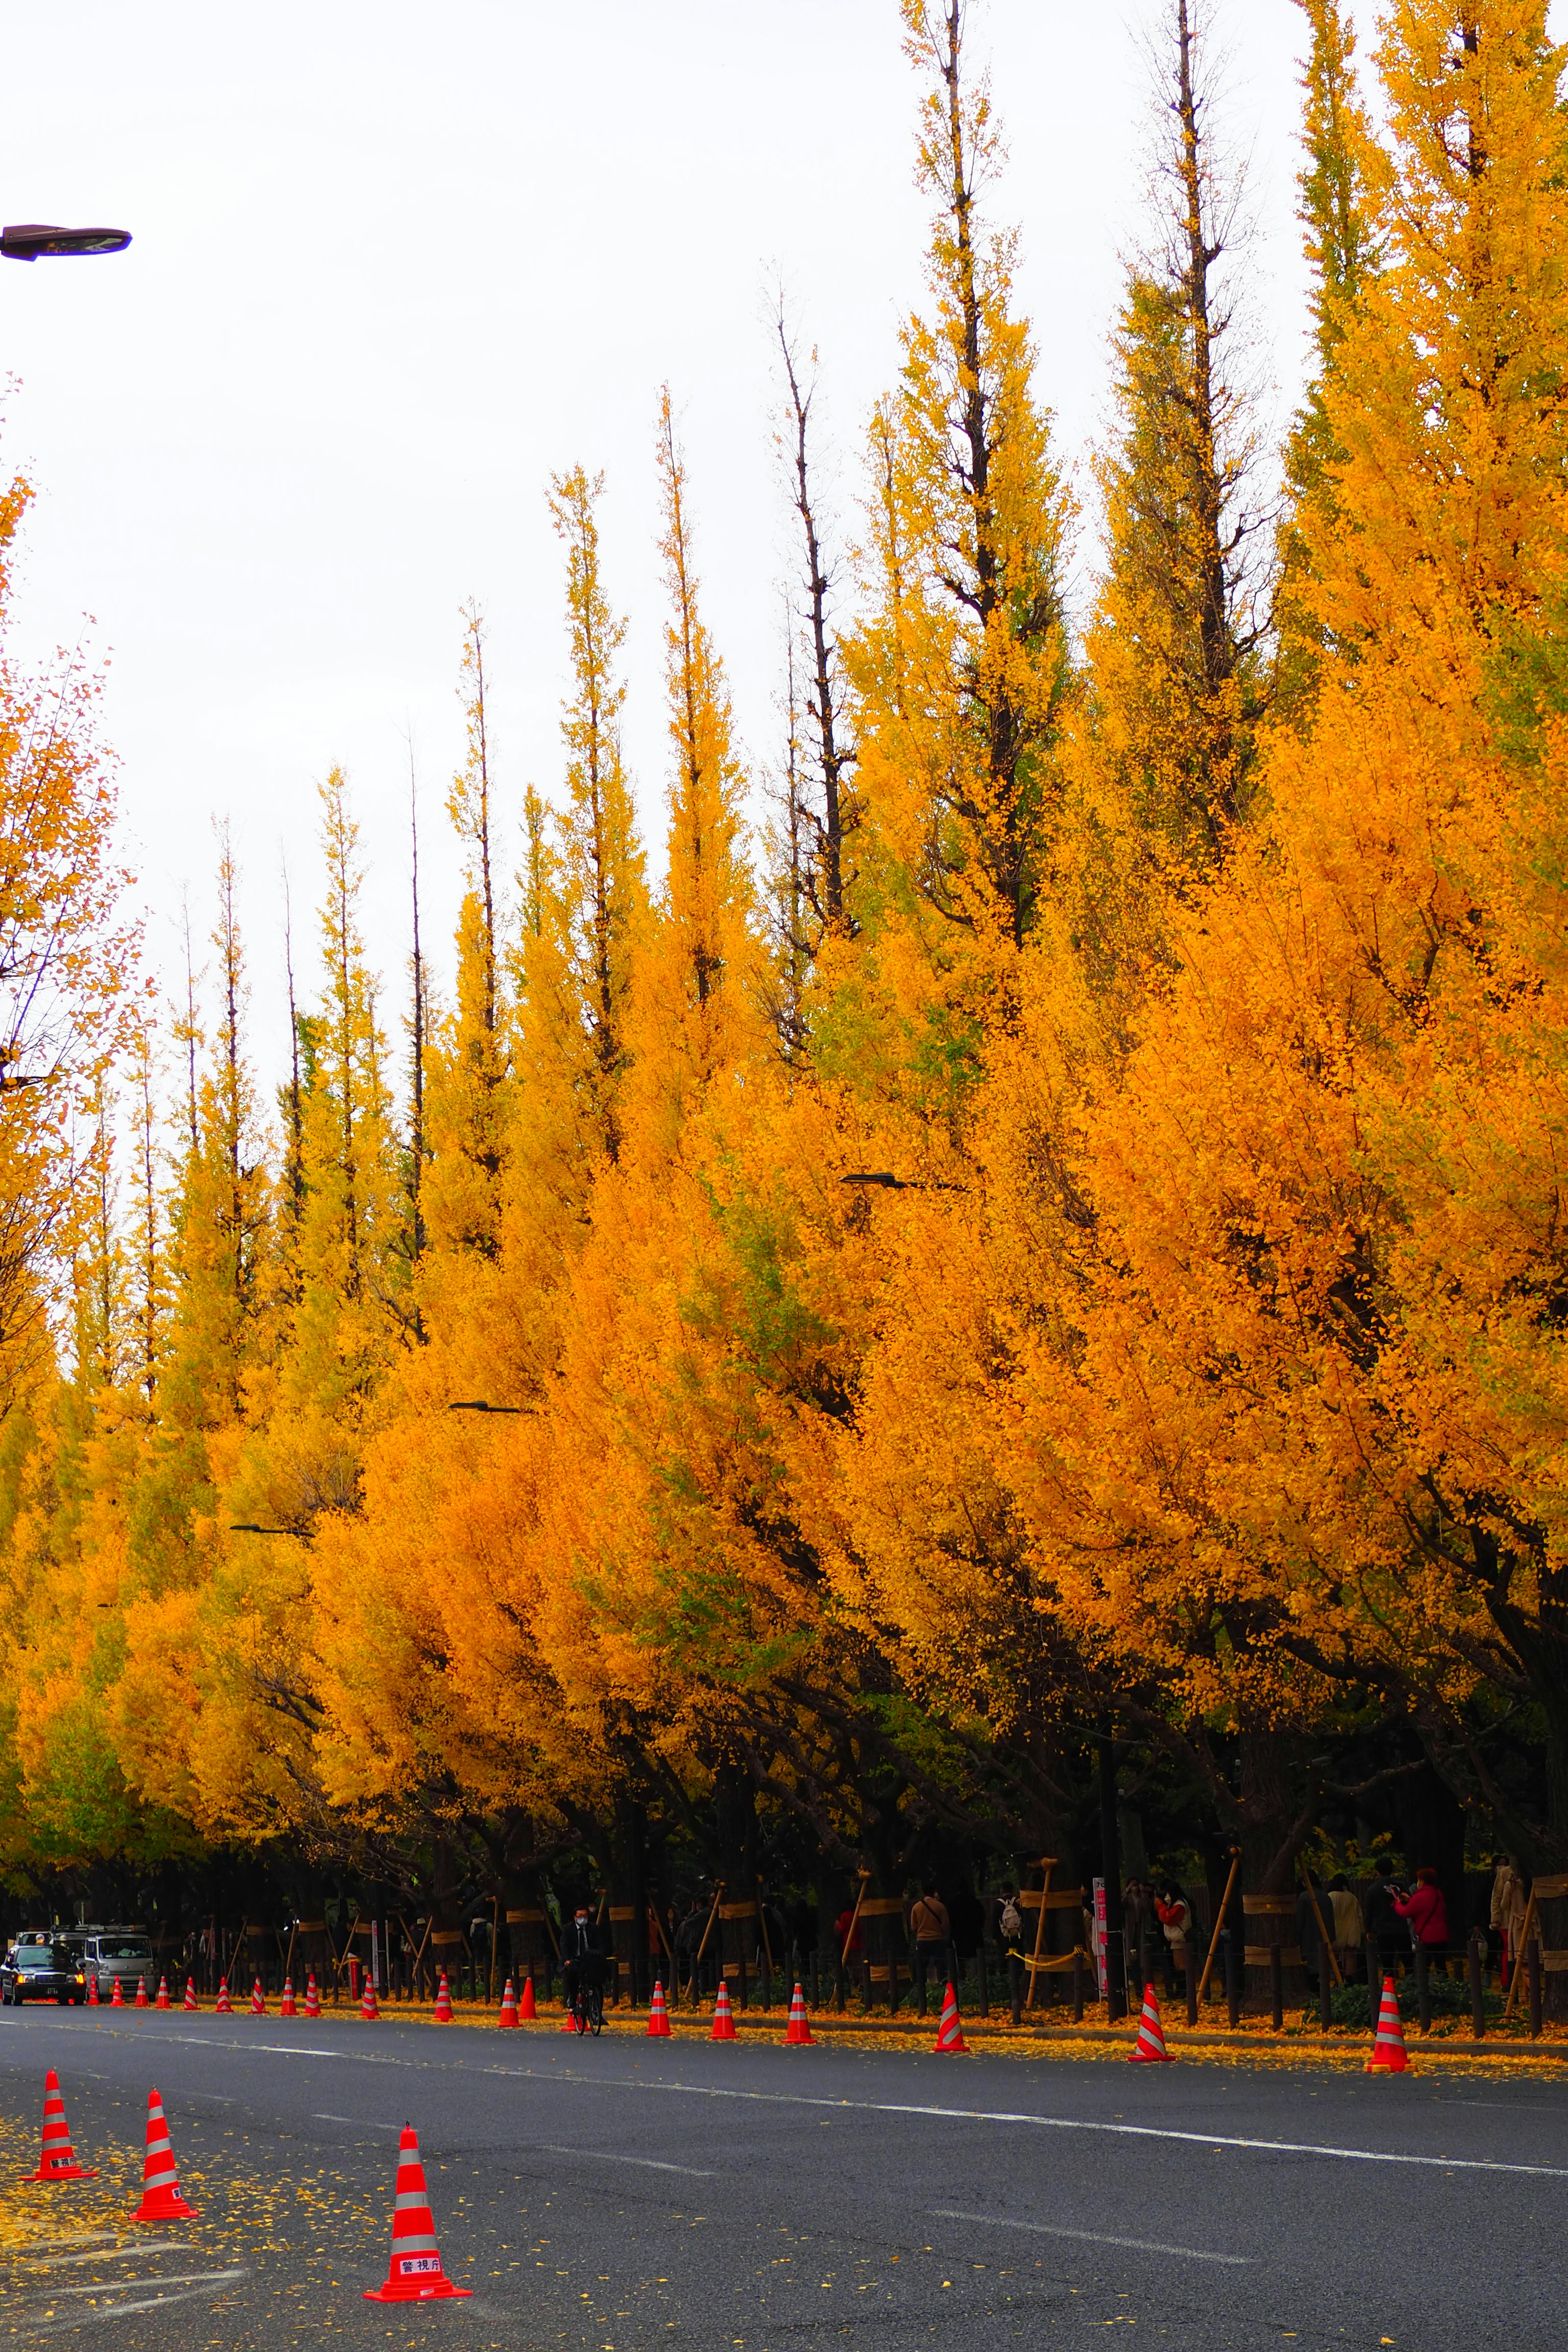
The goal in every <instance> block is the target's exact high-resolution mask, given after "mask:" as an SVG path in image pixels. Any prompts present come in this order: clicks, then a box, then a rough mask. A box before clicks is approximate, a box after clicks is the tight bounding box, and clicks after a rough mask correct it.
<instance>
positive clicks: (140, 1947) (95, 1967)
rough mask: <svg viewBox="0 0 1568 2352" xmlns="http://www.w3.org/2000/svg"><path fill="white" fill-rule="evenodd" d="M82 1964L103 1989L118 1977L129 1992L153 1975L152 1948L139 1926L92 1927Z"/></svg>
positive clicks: (88, 1933)
mask: <svg viewBox="0 0 1568 2352" xmlns="http://www.w3.org/2000/svg"><path fill="white" fill-rule="evenodd" d="M82 1965H83V1967H84V1969H86V1972H87V1974H88V1975H89V1976H96V1977H97V1979H98V1981H99V1987H100V1990H102V1989H103V1988H104V1987H106V1986H109V1987H111V1986H112V1985H113V1982H114V1979H115V1978H116V1977H118V1978H119V1979H120V1980H121V1983H122V1984H123V1985H125V1986H126V1988H127V1989H128V1990H133V1989H134V1987H135V1985H136V1983H137V1981H138V1979H141V1978H142V1977H150V1976H151V1975H152V1974H153V1967H154V1962H153V1947H152V1945H151V1943H150V1942H149V1941H148V1938H147V1936H146V1934H145V1932H144V1931H143V1930H142V1928H140V1927H89V1929H88V1931H87V1934H86V1937H85V1939H84V1942H83V1947H82Z"/></svg>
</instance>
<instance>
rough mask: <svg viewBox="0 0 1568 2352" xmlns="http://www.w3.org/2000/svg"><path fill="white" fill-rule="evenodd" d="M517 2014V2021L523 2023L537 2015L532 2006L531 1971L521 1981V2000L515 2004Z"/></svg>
mask: <svg viewBox="0 0 1568 2352" xmlns="http://www.w3.org/2000/svg"><path fill="white" fill-rule="evenodd" d="M517 2013H518V2017H519V2019H520V2020H521V2021H523V2022H524V2023H526V2022H527V2021H528V2019H530V2018H531V2017H537V2016H538V2014H539V2011H537V2010H536V2009H535V2007H534V2005H533V1970H532V1969H530V1970H529V1972H528V1974H527V1975H526V1976H525V1977H524V1979H523V1980H522V1999H521V2000H520V2001H519V2002H518V2004H517Z"/></svg>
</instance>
